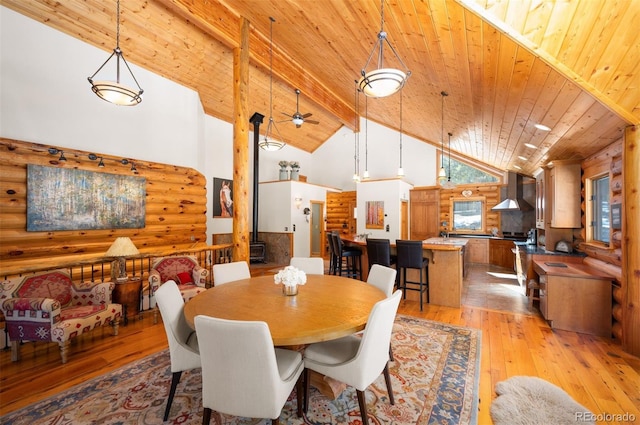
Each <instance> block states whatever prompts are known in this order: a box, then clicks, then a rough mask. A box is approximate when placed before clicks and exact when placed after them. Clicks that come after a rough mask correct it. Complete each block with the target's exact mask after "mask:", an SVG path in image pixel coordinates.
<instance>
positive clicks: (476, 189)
mask: <svg viewBox="0 0 640 425" xmlns="http://www.w3.org/2000/svg"><path fill="white" fill-rule="evenodd" d="M501 187H502V186H501V185H500V184H497V183H496V184H486V183H485V184H464V185H463V184H461V185H458V186H456V187H455V189H442V188H440V231H441V232H446V231H447V230H448V229H447V227H451V223H452V222H453V219H452V217H451V216H450V215H451V214H450V213H451V198H452V197H455V198H460V197H462V192H463V191H465V190H470V191H471V195H469V197H475V196H484V198H485V203H484V217H485V228H484V231H483V233H489V232H491V229H492V228H493V227H495V228H496V229H501V228H502V227H501V225H500V213H499V212H498V211H492V210H491V208H493V207H495V206H496V205H498V203H500V188H501ZM443 222H446V223H447V226H443V225H442V223H443Z"/></svg>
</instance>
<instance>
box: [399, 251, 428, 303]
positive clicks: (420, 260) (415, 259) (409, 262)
mask: <svg viewBox="0 0 640 425" xmlns="http://www.w3.org/2000/svg"><path fill="white" fill-rule="evenodd" d="M396 251H397V254H398V262H397V265H396V267H397V268H398V275H401V276H400V280H399V281H398V288H401V289H402V294H403V298H405V299H406V298H407V290H409V291H419V293H420V311H422V294H423V293H426V295H427V303H428V302H429V260H428V259H426V258H424V257H423V256H422V241H410V240H396ZM407 269H417V270H420V281H409V280H407ZM423 270H424V272H425V273H424V279H423V278H422V276H423V274H422V271H423ZM408 284H409V285H412V286H411V287H409V286H407V285H408Z"/></svg>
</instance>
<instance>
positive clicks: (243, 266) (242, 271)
mask: <svg viewBox="0 0 640 425" xmlns="http://www.w3.org/2000/svg"><path fill="white" fill-rule="evenodd" d="M250 278H251V271H250V270H249V265H248V264H247V262H246V261H234V262H232V263H220V264H214V265H213V284H214V286H218V285H223V284H225V283H229V282H233V281H234V280H242V279H250Z"/></svg>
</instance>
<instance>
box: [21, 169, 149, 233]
mask: <svg viewBox="0 0 640 425" xmlns="http://www.w3.org/2000/svg"><path fill="white" fill-rule="evenodd" d="M145 197H146V179H145V178H144V177H136V176H123V175H119V174H109V173H98V172H94V171H86V170H77V169H74V168H56V167H46V166H42V165H33V164H28V165H27V231H29V232H47V231H54V230H97V229H142V228H144V226H145Z"/></svg>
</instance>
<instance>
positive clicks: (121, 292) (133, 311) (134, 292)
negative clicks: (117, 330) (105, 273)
mask: <svg viewBox="0 0 640 425" xmlns="http://www.w3.org/2000/svg"><path fill="white" fill-rule="evenodd" d="M141 290H142V280H141V279H140V278H132V279H129V280H128V281H126V282H122V283H120V282H116V287H115V289H114V290H113V296H112V298H113V302H114V303H116V304H121V305H122V315H123V316H124V324H125V326H126V325H127V323H129V318H130V317H135V316H136V315H137V314H139V313H140V291H141Z"/></svg>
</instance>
